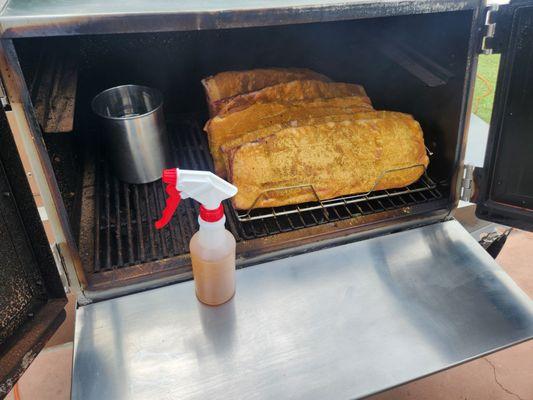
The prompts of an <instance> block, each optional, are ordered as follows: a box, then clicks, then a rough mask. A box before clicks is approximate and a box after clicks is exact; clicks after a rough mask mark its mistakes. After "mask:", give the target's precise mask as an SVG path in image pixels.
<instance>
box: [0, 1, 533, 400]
mask: <svg viewBox="0 0 533 400" xmlns="http://www.w3.org/2000/svg"><path fill="white" fill-rule="evenodd" d="M491 52H494V53H500V54H501V64H500V70H499V76H498V82H497V88H496V98H495V103H494V110H493V115H492V122H491V129H490V134H489V140H488V144H487V152H486V156H485V164H484V166H483V168H476V169H475V170H473V169H472V168H469V167H468V166H465V165H464V163H463V159H464V148H465V143H466V133H465V132H467V128H468V117H469V115H470V106H471V100H472V89H473V88H472V82H473V79H474V77H475V73H476V64H477V58H478V55H479V54H482V53H491ZM532 52H533V1H531V0H515V1H511V2H510V3H509V4H507V5H501V6H499V7H497V6H487V5H486V4H485V3H484V2H482V1H479V0H464V1H454V0H442V1H431V0H418V1H417V0H408V1H397V2H396V1H392V2H391V1H378V0H376V1H366V0H365V1H359V0H356V1H348V2H342V3H340V2H336V1H321V2H316V1H306V2H304V1H300V0H292V1H289V0H279V1H256V2H253V3H250V2H246V1H240V0H235V1H226V2H224V3H222V4H221V3H220V2H214V1H205V2H193V1H186V2H180V3H179V4H178V3H176V2H174V1H165V0H157V1H151V2H146V1H140V0H139V1H130V2H127V3H125V2H119V1H116V0H109V1H107V2H105V4H103V3H102V2H97V1H92V0H91V1H85V2H83V4H82V2H76V1H67V0H59V1H58V0H55V1H51V0H49V1H48V0H45V1H40V2H27V1H23V0H8V1H5V2H4V4H3V7H2V9H1V12H0V73H1V82H2V90H1V92H0V100H1V104H2V107H3V110H4V114H5V118H2V129H1V130H0V159H1V169H0V172H1V173H0V177H1V178H0V184H1V185H2V190H1V193H2V196H0V199H1V200H0V201H1V202H0V207H1V208H0V215H1V216H2V219H1V225H0V232H1V236H0V238H1V241H0V243H1V244H0V250H1V253H0V254H2V268H0V302H1V303H0V304H1V305H2V307H0V321H1V323H0V346H1V350H0V382H2V383H1V385H0V395H3V394H6V393H7V392H8V391H9V389H10V387H11V386H12V385H13V383H14V382H15V381H16V379H17V378H18V377H19V376H20V375H21V374H22V373H23V371H24V370H25V368H26V367H27V366H28V365H29V363H30V362H31V360H32V359H33V358H34V357H35V356H36V355H37V354H38V352H39V351H40V349H41V348H42V347H43V346H44V344H45V343H46V341H47V340H48V338H49V337H50V336H51V335H52V333H53V332H54V331H55V330H56V329H57V327H58V326H59V325H60V323H61V321H62V319H63V318H64V310H63V307H64V305H65V302H66V300H65V292H64V288H65V287H67V288H68V290H71V291H72V292H74V293H75V294H76V297H77V305H78V308H77V312H76V333H75V354H74V365H73V381H72V398H73V399H101V398H113V399H145V398H165V397H166V398H249V397H255V398H285V397H290V398H306V399H308V398H360V397H364V396H367V395H370V394H372V393H376V392H379V391H382V390H385V389H387V388H390V387H393V386H396V385H400V384H402V383H404V382H408V381H411V380H413V379H417V378H420V377H422V376H426V375H428V374H431V373H434V372H437V371H440V370H443V369H445V368H450V367H452V366H454V365H457V364H460V363H462V362H464V361H467V360H471V359H474V358H476V357H479V356H482V355H485V354H488V353H491V352H493V351H496V350H499V349H502V348H505V347H507V346H510V345H513V344H516V343H519V342H522V341H525V340H529V339H531V338H532V337H533V303H532V301H531V299H530V298H528V296H527V295H526V294H524V293H523V292H522V291H521V290H520V289H519V288H518V287H517V286H516V284H515V283H514V282H513V281H512V280H511V279H510V278H509V277H508V276H507V274H506V273H505V272H504V271H503V270H502V269H501V268H500V267H499V266H498V265H497V263H496V262H495V261H494V260H493V259H492V257H490V256H489V255H488V254H487V253H486V252H485V250H484V249H483V248H482V247H481V246H480V245H479V244H478V243H477V242H476V240H475V239H473V238H472V237H471V236H470V235H469V234H468V232H467V231H466V230H465V229H464V227H463V226H461V224H460V223H459V222H457V221H456V220H455V219H454V218H453V217H452V215H453V212H454V210H455V209H456V208H457V205H458V202H459V199H463V200H467V201H472V202H475V203H477V211H476V212H477V216H478V217H479V218H481V219H484V220H488V221H494V222H497V223H499V224H503V225H507V226H513V227H518V228H521V229H526V230H532V229H533V213H532V209H533V158H532V157H531V154H532V152H533V136H532V135H531V131H532V129H533V121H532V119H531V109H532V108H533V95H532V93H533V76H532V73H533V72H532V68H531V60H532V59H533V57H532ZM269 66H280V67H304V68H310V69H312V70H315V71H318V72H320V73H323V74H326V75H327V76H330V77H331V78H332V79H334V80H336V81H342V82H353V83H360V84H362V85H364V87H365V89H366V90H367V91H368V93H369V96H370V97H371V98H372V99H373V102H374V106H375V108H376V109H388V110H398V111H402V112H406V113H410V114H412V115H414V116H415V118H416V119H417V120H418V121H420V123H421V126H422V128H423V130H424V135H425V140H426V144H427V147H428V151H429V153H431V156H430V164H429V168H428V170H427V173H426V174H424V176H423V177H422V178H421V179H420V180H419V181H418V182H416V183H415V184H413V185H409V186H408V187H405V188H401V189H397V190H389V191H374V192H371V193H368V194H366V195H365V196H345V197H341V198H337V199H335V200H333V201H326V202H312V203H306V204H299V205H295V206H288V207H284V208H282V209H279V208H276V209H260V210H244V211H237V210H234V209H233V208H232V206H231V204H229V203H228V204H225V213H226V216H227V228H228V229H229V230H230V231H231V232H232V233H233V234H234V236H235V237H236V239H237V263H238V267H239V271H237V295H236V296H235V298H234V299H233V300H232V301H230V302H228V303H227V304H225V305H224V306H222V307H217V308H210V307H207V306H203V305H201V304H199V303H198V302H197V301H196V299H195V297H194V289H193V287H194V285H193V284H192V282H191V281H190V279H191V269H190V257H189V254H188V242H189V239H190V237H191V235H192V234H193V233H194V231H195V230H196V209H195V206H194V204H193V203H187V200H185V201H184V202H183V204H184V206H183V207H181V208H180V210H179V215H177V216H176V218H175V219H174V220H173V222H172V223H171V224H169V226H168V227H167V228H165V229H164V230H162V231H155V229H154V228H153V222H154V221H155V220H156V219H157V218H158V217H159V213H160V211H161V208H162V206H163V204H164V203H163V202H164V196H165V194H164V188H163V186H162V185H161V182H160V181H156V182H152V183H145V184H141V183H132V182H123V181H121V180H119V179H117V177H116V175H115V174H114V172H113V168H112V166H111V165H110V164H109V160H108V159H107V158H106V157H105V156H104V155H103V154H104V151H105V143H102V142H101V141H100V140H98V137H99V135H98V134H97V133H98V129H99V127H98V123H97V120H96V117H95V116H94V115H93V114H92V112H91V110H90V101H91V99H92V98H93V97H94V96H95V95H96V94H97V93H99V92H101V91H102V90H104V89H106V88H110V87H115V86H120V85H124V84H136V85H142V86H148V87H157V88H159V89H160V90H161V92H162V96H163V98H164V100H165V118H166V121H165V122H166V127H167V131H168V136H169V140H170V142H171V143H170V144H169V146H170V147H171V149H172V152H173V155H174V156H175V157H176V160H177V162H178V166H179V167H181V168H186V169H211V168H212V161H211V158H210V155H209V151H208V147H207V142H206V138H205V134H204V133H203V132H202V125H203V123H204V122H205V120H206V118H207V116H206V105H205V101H204V95H203V93H202V88H201V84H200V80H201V78H203V77H205V76H208V75H211V74H213V73H216V72H219V71H224V70H236V69H250V68H260V67H269ZM142 155H143V149H139V156H142ZM45 230H46V232H45ZM45 233H46V234H45ZM50 244H51V245H50ZM6 305H9V307H7V306H6Z"/></svg>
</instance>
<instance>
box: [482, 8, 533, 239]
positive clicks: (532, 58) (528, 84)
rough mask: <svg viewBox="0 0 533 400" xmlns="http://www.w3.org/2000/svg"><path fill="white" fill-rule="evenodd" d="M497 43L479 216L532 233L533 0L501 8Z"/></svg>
mask: <svg viewBox="0 0 533 400" xmlns="http://www.w3.org/2000/svg"><path fill="white" fill-rule="evenodd" d="M493 43H494V47H495V50H496V51H498V52H499V51H500V50H501V54H502V55H501V61H500V70H499V74H498V81H497V87H496V96H495V101H494V108H493V113H492V121H491V125H490V132H489V137H488V143H487V151H486V154H485V165H484V168H483V174H482V178H481V182H480V186H479V191H478V198H477V203H478V206H477V210H476V215H477V216H478V217H479V218H481V219H485V220H489V221H493V222H497V223H501V224H504V225H509V226H513V227H517V228H521V229H526V230H529V231H532V230H533V1H532V0H527V1H524V0H520V1H512V2H511V3H510V4H509V5H506V6H503V7H501V8H500V10H498V13H497V20H496V32H495V36H494V41H493Z"/></svg>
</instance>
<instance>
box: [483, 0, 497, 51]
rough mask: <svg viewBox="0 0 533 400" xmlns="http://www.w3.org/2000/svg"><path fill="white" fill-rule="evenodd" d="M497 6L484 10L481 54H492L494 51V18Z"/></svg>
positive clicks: (493, 5)
mask: <svg viewBox="0 0 533 400" xmlns="http://www.w3.org/2000/svg"><path fill="white" fill-rule="evenodd" d="M498 10H499V5H498V4H492V5H490V6H488V7H487V8H486V9H485V22H484V24H483V26H482V27H481V39H480V50H479V52H480V53H481V54H492V53H493V51H494V34H495V33H496V17H497V14H498Z"/></svg>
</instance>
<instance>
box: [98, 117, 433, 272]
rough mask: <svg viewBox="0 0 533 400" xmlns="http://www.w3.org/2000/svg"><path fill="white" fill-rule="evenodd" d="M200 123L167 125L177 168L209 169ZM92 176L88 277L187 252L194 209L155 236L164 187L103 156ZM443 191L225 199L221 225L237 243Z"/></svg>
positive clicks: (183, 207)
mask: <svg viewBox="0 0 533 400" xmlns="http://www.w3.org/2000/svg"><path fill="white" fill-rule="evenodd" d="M198 121H199V120H198V118H196V117H195V116H192V117H190V116H188V117H181V118H174V119H171V120H169V121H168V123H167V128H168V131H169V134H170V136H171V138H172V141H173V148H174V152H175V154H176V161H177V165H178V166H179V167H180V168H186V169H208V170H213V165H212V160H211V156H210V154H209V150H208V145H207V138H206V135H205V134H204V133H203V132H202V129H201V124H200V123H199V122H198ZM95 175H96V176H95V205H94V206H95V218H96V221H95V232H94V239H95V240H94V246H95V249H94V253H95V254H94V267H93V272H100V271H106V270H110V269H116V268H121V267H124V266H132V265H138V264H142V263H145V262H150V261H155V260H162V259H165V258H170V257H175V256H179V255H183V254H187V253H188V252H189V240H190V239H191V237H192V235H193V234H194V232H196V231H197V229H198V222H197V216H198V206H197V204H195V202H194V201H191V200H190V199H185V200H183V201H182V202H181V204H180V207H178V210H177V212H176V215H175V217H174V218H173V219H172V221H171V222H170V223H169V224H168V225H167V226H166V227H165V228H164V229H161V230H157V229H155V227H154V223H155V221H156V220H157V219H158V218H159V217H160V215H161V212H162V210H163V208H164V205H165V198H166V193H165V188H164V185H163V184H162V183H161V181H157V182H152V183H149V184H144V185H134V184H127V183H123V182H120V181H118V180H117V179H116V178H115V177H114V175H113V173H112V170H111V168H110V166H109V164H108V163H107V161H106V160H105V158H104V157H103V155H100V156H98V157H97V166H96V174H95ZM304 186H305V185H304ZM440 188H441V185H440V184H437V183H435V182H434V181H433V180H432V179H431V178H430V177H429V176H428V175H427V173H425V174H424V175H423V176H422V178H421V179H420V180H419V181H417V182H415V183H413V184H412V185H409V186H407V187H405V188H401V189H394V190H380V191H371V192H369V193H366V194H362V195H353V196H344V197H339V198H336V199H331V200H324V201H316V202H309V203H305V204H298V205H293V206H285V207H276V208H263V209H252V210H250V211H236V210H235V209H234V208H233V207H232V205H231V203H230V202H229V201H226V202H224V208H225V213H226V218H227V220H226V225H227V228H228V229H229V230H230V231H231V232H232V233H233V235H234V236H235V238H236V239H237V241H238V242H241V241H243V240H251V239H256V238H262V237H266V236H271V235H276V234H279V233H282V232H290V231H295V230H298V229H303V228H308V227H312V226H317V225H321V224H326V223H331V222H335V221H340V220H344V219H350V218H354V217H358V216H366V215H371V214H376V213H380V212H383V211H389V210H395V209H403V210H408V209H409V207H411V206H413V205H417V204H423V203H427V202H431V201H434V200H437V199H440V198H442V197H443V196H442V193H441V191H440ZM332 229H335V228H334V227H332Z"/></svg>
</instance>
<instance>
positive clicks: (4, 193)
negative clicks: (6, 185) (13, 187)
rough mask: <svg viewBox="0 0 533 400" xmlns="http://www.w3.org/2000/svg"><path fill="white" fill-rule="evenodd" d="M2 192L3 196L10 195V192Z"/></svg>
mask: <svg viewBox="0 0 533 400" xmlns="http://www.w3.org/2000/svg"><path fill="white" fill-rule="evenodd" d="M2 194H3V195H4V196H5V197H9V196H11V193H9V192H3V193H2Z"/></svg>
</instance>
